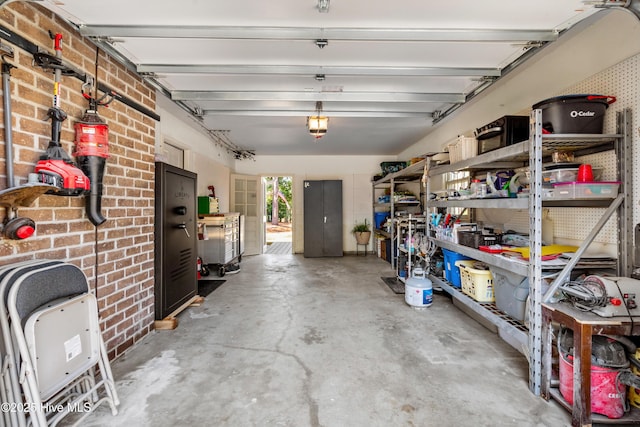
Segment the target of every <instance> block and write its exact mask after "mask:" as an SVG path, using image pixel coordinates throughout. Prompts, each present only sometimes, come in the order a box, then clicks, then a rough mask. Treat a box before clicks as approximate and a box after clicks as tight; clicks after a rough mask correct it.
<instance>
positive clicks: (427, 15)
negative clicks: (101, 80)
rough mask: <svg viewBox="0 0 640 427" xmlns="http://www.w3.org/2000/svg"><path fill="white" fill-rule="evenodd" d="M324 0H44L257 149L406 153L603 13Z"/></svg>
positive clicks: (549, 5) (569, 6)
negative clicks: (321, 43) (319, 132)
mask: <svg viewBox="0 0 640 427" xmlns="http://www.w3.org/2000/svg"><path fill="white" fill-rule="evenodd" d="M318 1H319V0H278V1H270V2H265V1H255V0H233V1H229V0H182V1H179V2H178V1H168V0H135V1H131V0H111V1H109V2H104V1H101V0H44V1H42V2H39V3H40V4H42V5H44V6H45V7H47V8H50V9H52V10H53V11H54V12H56V13H58V14H60V15H61V16H63V17H65V18H66V19H68V20H69V21H70V22H72V23H73V24H75V25H77V26H78V28H79V30H80V31H81V32H82V33H83V34H85V35H87V36H89V37H93V38H95V40H97V41H98V43H99V45H101V46H103V47H104V48H105V49H107V50H108V51H109V52H110V53H112V54H114V55H120V56H122V58H124V59H126V62H128V63H129V64H130V65H131V66H133V67H134V68H135V69H136V70H137V71H138V72H141V73H144V74H145V75H146V76H148V78H149V80H150V81H152V82H154V84H156V85H157V87H160V88H162V89H163V91H164V92H165V93H167V94H168V95H169V96H170V97H171V98H172V99H173V100H175V101H176V102H178V103H180V104H181V105H182V106H183V107H184V108H187V109H188V110H189V111H191V112H193V113H194V114H195V115H198V116H201V117H202V124H203V125H204V126H205V127H206V128H207V129H209V130H214V131H224V132H221V133H220V134H222V135H224V136H225V137H226V138H227V140H229V141H231V143H233V144H234V145H235V146H236V147H239V148H240V149H242V150H249V151H253V152H255V154H256V155H285V154H295V155H311V154H321V155H349V154H351V155H357V154H368V155H395V154H398V153H400V152H402V151H403V150H405V149H406V148H407V147H409V146H410V145H412V144H414V143H415V142H417V141H419V140H420V139H422V138H423V137H424V136H425V135H426V134H427V133H428V132H429V130H430V128H431V127H432V125H433V123H434V121H435V122H437V120H438V117H440V118H442V117H444V116H446V115H448V114H449V113H451V114H455V110H456V108H457V107H458V106H459V105H461V104H463V103H464V102H465V101H468V100H469V99H471V98H472V97H473V96H474V94H475V93H479V92H480V91H481V90H483V89H484V88H486V86H487V85H488V84H490V83H491V82H493V81H495V79H497V78H499V77H500V76H501V75H503V74H504V73H506V72H507V71H508V70H509V69H510V68H512V67H514V66H515V65H516V64H517V63H518V62H519V60H522V59H524V58H525V57H527V56H530V55H531V54H533V53H534V51H535V50H536V48H535V47H534V48H530V47H526V46H531V45H534V46H541V45H544V44H546V43H549V42H551V43H553V41H554V40H556V39H557V37H558V35H559V34H560V35H561V33H562V32H563V31H564V30H566V29H567V28H569V27H570V26H572V25H573V24H575V23H577V22H579V21H580V20H582V19H584V18H586V17H588V16H589V15H591V14H593V13H594V12H595V11H596V9H594V8H593V7H592V6H588V5H585V2H583V1H581V0H562V1H558V0H535V1H531V0H508V1H505V0H482V1H478V0H458V1H456V2H445V1H433V0H400V1H395V2H390V1H381V0H366V1H365V0H330V5H329V11H328V12H326V13H321V12H319V11H318V8H317V6H318ZM319 39H322V40H326V41H327V42H328V45H327V46H326V47H324V48H319V47H317V43H316V40H319ZM514 61H515V62H514ZM316 75H324V80H317V79H316V78H315V77H316ZM316 101H322V102H323V112H324V114H325V115H327V116H328V117H329V118H330V119H329V131H328V133H327V135H326V136H324V137H323V138H321V139H319V140H315V139H314V138H313V137H312V136H311V135H310V134H309V133H308V131H307V129H306V117H307V116H309V115H312V114H313V113H314V110H315V105H316ZM496 118H497V117H496Z"/></svg>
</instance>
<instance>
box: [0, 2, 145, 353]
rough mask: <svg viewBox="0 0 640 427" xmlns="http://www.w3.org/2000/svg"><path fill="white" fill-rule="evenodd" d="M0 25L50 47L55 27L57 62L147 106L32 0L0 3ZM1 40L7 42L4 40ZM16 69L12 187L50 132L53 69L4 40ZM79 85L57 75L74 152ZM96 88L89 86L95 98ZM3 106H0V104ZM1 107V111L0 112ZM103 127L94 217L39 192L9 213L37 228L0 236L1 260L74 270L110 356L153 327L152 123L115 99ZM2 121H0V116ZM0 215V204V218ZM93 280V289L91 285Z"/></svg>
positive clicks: (2, 184) (65, 135)
mask: <svg viewBox="0 0 640 427" xmlns="http://www.w3.org/2000/svg"><path fill="white" fill-rule="evenodd" d="M0 23H1V24H2V25H3V26H5V27H7V28H8V29H10V30H12V31H14V32H16V33H18V34H20V35H21V36H22V37H24V38H26V39H28V40H29V41H31V42H33V43H35V44H37V45H38V46H40V47H41V49H43V50H46V51H47V52H49V53H51V54H53V40H51V38H50V37H49V34H48V31H51V32H52V33H61V34H62V35H63V40H62V56H63V60H64V61H65V62H68V63H69V64H71V65H73V66H74V67H75V68H77V69H79V70H81V71H83V72H86V73H87V74H88V75H91V76H94V77H96V76H95V73H96V63H97V80H98V81H100V82H102V83H104V84H106V85H107V86H109V87H111V88H113V89H114V90H116V91H117V92H119V93H120V94H122V95H123V96H125V97H127V98H129V99H131V100H133V101H136V102H137V103H139V104H140V105H143V106H145V107H146V108H148V109H149V110H151V111H154V110H155V91H154V90H153V89H152V88H151V86H148V85H146V84H145V83H144V81H143V80H141V79H140V78H139V77H138V76H137V75H135V73H132V72H130V71H128V70H127V69H126V68H125V67H123V66H122V65H120V64H118V63H117V62H116V61H115V60H113V59H112V58H110V57H109V56H108V55H106V54H105V53H104V52H102V51H99V50H98V49H97V48H96V47H95V46H94V45H93V44H92V43H91V42H90V41H89V40H87V39H84V38H83V37H81V36H80V35H79V34H78V33H77V32H76V31H75V30H74V29H73V28H72V27H71V26H69V25H67V24H66V23H65V22H64V21H62V20H60V19H58V18H57V17H55V15H52V14H51V13H50V12H48V11H46V10H45V9H43V8H40V7H39V6H37V5H34V4H31V3H27V2H16V3H11V4H9V5H6V6H3V7H1V8H0ZM2 43H4V44H7V45H10V46H12V45H11V44H10V43H9V42H6V41H4V40H2ZM12 47H13V48H14V52H15V58H14V59H12V60H10V62H11V63H13V64H14V65H16V66H17V69H14V70H13V71H12V72H11V91H10V93H11V106H12V110H13V113H12V131H13V145H14V147H13V153H14V162H13V164H14V175H15V176H16V178H17V181H16V182H15V185H20V184H24V183H25V182H26V181H27V178H28V175H29V173H31V172H33V169H34V166H35V163H36V162H37V160H38V159H39V157H40V156H41V155H42V154H43V153H44V152H45V150H46V147H47V145H48V142H49V140H50V138H51V122H50V121H47V120H46V117H47V114H46V113H47V110H48V109H49V107H50V106H51V105H52V100H53V81H54V80H53V73H52V72H51V71H45V70H42V69H41V68H40V67H38V66H36V65H34V64H33V56H32V55H31V54H30V53H28V52H26V51H23V50H21V49H20V48H19V47H17V46H12ZM81 85H82V82H81V81H80V80H78V79H77V78H75V77H72V76H63V77H62V82H61V87H62V90H61V105H60V106H61V108H62V109H63V110H64V111H65V112H66V113H67V115H68V118H67V120H65V121H64V122H63V129H62V136H61V140H62V144H63V147H64V149H65V151H66V152H67V153H69V154H71V153H72V152H73V140H74V130H73V124H74V123H75V122H76V121H77V120H78V119H79V118H80V117H81V116H82V114H83V112H84V110H85V109H86V108H87V107H88V104H87V101H86V100H85V99H84V98H83V97H82V94H81ZM100 95H101V93H98V96H100ZM1 107H2V105H0V110H1ZM3 113H4V112H3ZM99 114H100V116H101V117H102V118H103V119H104V120H105V121H106V123H107V124H108V125H109V152H110V157H109V158H108V160H107V166H106V171H105V177H104V181H103V185H104V187H103V197H102V214H103V215H104V216H105V217H106V218H107V221H106V222H105V223H104V224H102V225H100V226H99V227H94V226H93V224H92V223H91V222H89V220H88V219H87V217H86V215H85V211H84V197H64V196H52V195H44V196H42V197H40V198H39V199H38V200H37V201H35V202H34V203H33V205H32V206H30V207H27V208H22V207H21V208H19V210H18V216H22V217H29V218H32V219H33V220H34V221H35V222H36V232H35V234H34V235H33V236H31V237H30V238H28V239H25V240H21V241H18V240H9V239H6V238H4V237H0V264H2V265H5V264H9V263H13V262H16V261H20V260H25V259H59V260H64V261H68V262H71V263H73V264H75V265H77V266H78V267H80V268H81V269H82V270H83V271H84V273H85V274H86V276H87V278H88V279H89V283H90V285H91V287H92V289H96V293H97V296H98V302H99V310H100V318H101V325H102V330H103V335H104V339H105V342H106V345H107V349H108V352H109V356H110V357H111V358H114V357H117V356H118V355H120V354H122V352H123V351H124V350H125V349H127V348H128V347H130V346H131V345H133V344H134V343H135V342H136V341H138V340H140V339H141V338H142V337H143V336H145V335H146V334H148V333H149V331H150V330H151V329H152V328H153V320H154V304H153V302H154V293H153V284H154V273H153V267H154V259H153V246H154V234H153V221H154V211H153V203H154V142H155V126H156V122H155V121H154V120H153V119H151V118H149V117H147V116H145V115H143V114H141V113H140V112H138V111H136V110H135V109H133V108H130V107H128V106H126V105H125V104H123V103H121V102H118V101H114V102H112V103H111V104H110V105H109V108H100V109H99ZM0 122H1V120H0ZM0 139H1V141H0V189H5V188H7V180H6V163H5V152H6V151H5V145H4V141H5V136H4V129H3V130H2V132H0ZM5 217H6V212H5V210H4V209H3V208H0V219H4V218H5ZM96 287H97V288H96Z"/></svg>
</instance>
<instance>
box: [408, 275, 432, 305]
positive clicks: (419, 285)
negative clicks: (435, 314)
mask: <svg viewBox="0 0 640 427" xmlns="http://www.w3.org/2000/svg"><path fill="white" fill-rule="evenodd" d="M426 276H427V273H426V271H424V270H423V269H422V268H416V269H414V270H413V273H412V274H411V277H410V278H408V279H407V281H406V282H405V284H404V300H405V302H406V303H407V304H409V305H410V306H412V307H414V308H423V307H429V306H430V305H431V303H432V302H433V284H432V283H431V280H429V279H427V277H426Z"/></svg>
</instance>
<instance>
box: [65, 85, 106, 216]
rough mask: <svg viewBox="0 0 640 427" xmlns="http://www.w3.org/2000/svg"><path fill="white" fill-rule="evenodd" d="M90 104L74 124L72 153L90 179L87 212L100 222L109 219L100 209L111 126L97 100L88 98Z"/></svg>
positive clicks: (86, 198)
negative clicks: (98, 110)
mask: <svg viewBox="0 0 640 427" xmlns="http://www.w3.org/2000/svg"><path fill="white" fill-rule="evenodd" d="M83 94H84V93H83ZM85 97H86V95H85ZM89 105H90V106H89V109H88V110H86V111H85V112H84V116H82V119H81V120H80V121H79V122H77V123H76V124H75V126H74V127H75V130H76V150H75V152H74V153H73V155H74V156H75V157H76V160H77V161H78V165H79V166H80V169H82V171H83V172H84V173H85V174H86V175H87V176H88V177H89V180H90V181H91V190H90V191H89V194H88V195H87V196H86V197H85V201H86V212H87V217H88V218H89V221H91V223H92V224H93V225H95V226H98V225H100V224H102V223H104V222H105V221H106V220H107V219H106V218H105V217H104V216H102V213H101V210H102V179H103V178H104V168H105V164H106V162H107V158H108V157H109V126H107V124H106V123H105V122H104V121H103V120H102V119H101V118H100V116H99V115H98V112H97V111H96V107H97V103H96V100H95V99H93V98H89ZM102 105H106V104H102Z"/></svg>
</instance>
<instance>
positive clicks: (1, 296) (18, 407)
mask: <svg viewBox="0 0 640 427" xmlns="http://www.w3.org/2000/svg"><path fill="white" fill-rule="evenodd" d="M60 263H62V261H53V260H30V261H23V262H18V263H14V264H10V265H5V266H2V267H0V331H1V333H2V335H1V337H0V342H1V343H0V345H1V347H2V349H1V350H0V351H1V353H0V354H1V355H2V371H1V377H2V381H1V384H0V396H1V397H2V401H3V402H5V403H7V406H8V408H9V410H8V411H3V414H2V415H3V418H4V421H5V424H6V425H8V426H18V427H25V426H26V425H27V420H28V419H29V416H28V414H27V412H26V411H24V406H23V403H24V400H23V398H22V388H21V386H20V381H19V378H18V376H19V373H18V365H19V364H20V357H19V354H18V349H17V347H16V346H15V344H14V339H13V336H12V333H11V325H10V319H9V313H8V311H7V305H6V302H7V297H8V294H9V290H10V289H11V286H12V285H13V283H14V282H15V280H16V278H18V277H20V276H21V275H22V274H23V273H25V272H27V271H30V270H33V269H37V268H40V267H43V266H47V265H54V264H60Z"/></svg>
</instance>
